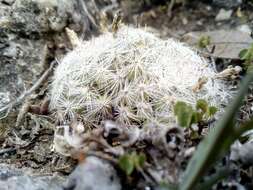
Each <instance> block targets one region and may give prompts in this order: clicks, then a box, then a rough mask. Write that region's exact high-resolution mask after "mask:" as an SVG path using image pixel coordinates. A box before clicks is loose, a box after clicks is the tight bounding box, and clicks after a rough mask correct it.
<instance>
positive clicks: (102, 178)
mask: <svg viewBox="0 0 253 190" xmlns="http://www.w3.org/2000/svg"><path fill="white" fill-rule="evenodd" d="M65 188H66V189H72V190H120V189H121V184H120V181H119V178H118V176H117V174H116V171H115V170H114V168H113V167H112V166H111V165H110V164H109V163H108V162H106V161H103V160H101V159H99V158H97V157H87V158H86V160H85V161H84V162H83V163H81V164H79V165H78V166H77V167H76V169H75V170H74V171H73V172H72V173H71V174H70V176H69V178H68V181H67V183H66V185H65Z"/></svg>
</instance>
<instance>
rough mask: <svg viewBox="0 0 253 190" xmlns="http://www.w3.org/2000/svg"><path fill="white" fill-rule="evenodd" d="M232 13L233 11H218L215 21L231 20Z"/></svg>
mask: <svg viewBox="0 0 253 190" xmlns="http://www.w3.org/2000/svg"><path fill="white" fill-rule="evenodd" d="M232 13H233V10H225V9H220V11H219V13H218V14H217V15H216V17H215V21H224V20H229V19H230V18H231V15H232Z"/></svg>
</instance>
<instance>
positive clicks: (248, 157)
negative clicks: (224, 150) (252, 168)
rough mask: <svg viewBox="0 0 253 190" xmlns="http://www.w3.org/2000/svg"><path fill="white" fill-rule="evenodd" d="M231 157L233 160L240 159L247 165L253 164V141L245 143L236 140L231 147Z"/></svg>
mask: <svg viewBox="0 0 253 190" xmlns="http://www.w3.org/2000/svg"><path fill="white" fill-rule="evenodd" d="M230 159H231V160H232V161H240V162H241V163H242V164H245V165H252V164H253V141H249V142H247V143H245V144H241V143H240V142H236V143H234V144H233V145H232V147H231V154H230Z"/></svg>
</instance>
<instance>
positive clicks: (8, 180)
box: [0, 164, 64, 190]
mask: <svg viewBox="0 0 253 190" xmlns="http://www.w3.org/2000/svg"><path fill="white" fill-rule="evenodd" d="M23 170H24V169H23ZM23 170H22V171H21V170H19V169H16V168H13V167H11V166H7V165H5V164H1V165H0V190H62V187H61V184H62V183H63V181H64V178H63V177H60V176H39V175H36V176H33V174H32V173H29V172H28V171H26V172H24V171H23Z"/></svg>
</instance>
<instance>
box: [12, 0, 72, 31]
mask: <svg viewBox="0 0 253 190" xmlns="http://www.w3.org/2000/svg"><path fill="white" fill-rule="evenodd" d="M74 2H75V1H69V0H16V1H15V3H14V4H13V6H12V15H11V16H10V19H11V22H12V28H13V29H12V30H14V31H16V32H20V33H22V34H25V35H30V34H34V33H39V34H40V33H45V32H50V31H61V30H62V29H63V28H64V27H66V25H67V21H68V18H69V17H70V15H71V13H72V12H74V11H75V10H74Z"/></svg>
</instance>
